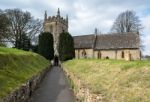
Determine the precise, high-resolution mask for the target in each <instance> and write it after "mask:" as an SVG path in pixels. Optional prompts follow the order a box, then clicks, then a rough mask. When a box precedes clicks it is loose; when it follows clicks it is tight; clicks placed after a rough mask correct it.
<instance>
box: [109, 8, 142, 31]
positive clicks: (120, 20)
mask: <svg viewBox="0 0 150 102" xmlns="http://www.w3.org/2000/svg"><path fill="white" fill-rule="evenodd" d="M142 29H143V26H142V25H141V22H140V20H139V17H138V16H136V13H135V12H134V11H128V10H127V11H125V12H122V13H120V14H119V15H118V17H117V19H116V20H115V22H114V24H113V26H112V28H111V31H112V32H117V33H124V32H140V31H141V30H142Z"/></svg>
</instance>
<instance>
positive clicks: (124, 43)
mask: <svg viewBox="0 0 150 102" xmlns="http://www.w3.org/2000/svg"><path fill="white" fill-rule="evenodd" d="M74 44H75V49H79V48H85V49H87V48H90V49H91V48H93V49H94V50H101V49H123V48H139V35H138V34H135V33H125V34H119V33H116V34H101V35H97V36H95V34H91V35H82V36H74Z"/></svg>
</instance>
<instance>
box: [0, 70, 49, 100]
mask: <svg viewBox="0 0 150 102" xmlns="http://www.w3.org/2000/svg"><path fill="white" fill-rule="evenodd" d="M50 68H51V67H47V68H45V69H44V70H43V71H41V72H40V73H39V74H37V75H35V76H33V77H32V78H31V79H30V80H28V81H27V82H26V83H24V84H22V85H21V86H20V87H19V88H17V89H14V91H13V92H11V93H10V94H8V95H7V96H6V97H4V98H3V99H2V100H0V102H26V101H27V100H28V99H29V98H30V97H31V95H32V93H33V91H34V90H35V89H36V88H37V86H38V85H39V83H40V82H41V80H42V79H43V77H44V76H45V74H46V73H47V71H48V70H50Z"/></svg>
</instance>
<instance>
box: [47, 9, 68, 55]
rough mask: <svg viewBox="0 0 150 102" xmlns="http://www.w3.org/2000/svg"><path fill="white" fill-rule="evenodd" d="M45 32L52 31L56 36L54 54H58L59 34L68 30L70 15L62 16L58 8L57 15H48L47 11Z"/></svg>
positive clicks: (54, 36)
mask: <svg viewBox="0 0 150 102" xmlns="http://www.w3.org/2000/svg"><path fill="white" fill-rule="evenodd" d="M44 32H50V33H51V34H53V38H54V55H56V56H58V55H59V53H58V44H59V35H60V33H62V32H68V16H66V18H63V17H61V15H60V10H59V8H58V11H57V15H56V16H49V17H47V12H46V11H45V15H44Z"/></svg>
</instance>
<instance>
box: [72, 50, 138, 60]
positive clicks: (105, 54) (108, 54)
mask: <svg viewBox="0 0 150 102" xmlns="http://www.w3.org/2000/svg"><path fill="white" fill-rule="evenodd" d="M84 51H85V52H86V57H85V56H83V54H82V53H83V52H84ZM122 54H123V55H122ZM75 58H77V59H79V58H97V59H106V58H108V59H121V60H122V59H123V60H140V58H141V56H140V50H139V49H118V50H96V51H93V49H76V50H75Z"/></svg>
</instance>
